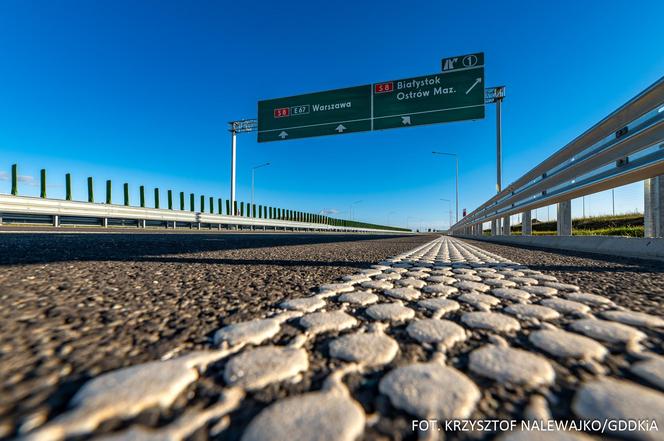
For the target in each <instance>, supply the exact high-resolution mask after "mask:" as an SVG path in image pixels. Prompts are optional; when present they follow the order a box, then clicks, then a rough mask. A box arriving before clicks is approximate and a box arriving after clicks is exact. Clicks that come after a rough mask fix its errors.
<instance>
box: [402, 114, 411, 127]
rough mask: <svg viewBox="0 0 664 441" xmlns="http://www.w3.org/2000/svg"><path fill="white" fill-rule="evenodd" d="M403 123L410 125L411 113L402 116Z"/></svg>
mask: <svg viewBox="0 0 664 441" xmlns="http://www.w3.org/2000/svg"><path fill="white" fill-rule="evenodd" d="M401 124H403V125H404V126H409V125H410V115H408V116H402V117H401Z"/></svg>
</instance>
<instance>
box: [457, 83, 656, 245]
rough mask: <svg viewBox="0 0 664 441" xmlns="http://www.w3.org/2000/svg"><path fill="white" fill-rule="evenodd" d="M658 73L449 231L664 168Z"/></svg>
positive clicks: (561, 199)
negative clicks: (622, 102)
mask: <svg viewBox="0 0 664 441" xmlns="http://www.w3.org/2000/svg"><path fill="white" fill-rule="evenodd" d="M663 142H664V77H662V78H660V79H659V80H658V81H656V82H655V83H654V84H653V85H651V86H650V87H648V88H647V89H646V90H644V91H643V92H641V93H640V94H639V95H637V96H636V97H634V98H633V99H631V100H630V101H629V102H627V103H626V104H624V105H623V106H622V107H620V108H619V109H617V110H616V111H614V112H613V113H611V114H610V115H609V116H607V117H606V118H604V119H603V120H602V121H600V122H599V123H597V124H595V125H594V126H593V127H592V128H590V129H589V130H587V131H586V132H584V133H583V134H582V135H580V136H579V137H577V138H576V139H574V140H573V141H572V142H570V143H569V144H567V145H566V146H565V147H563V148H562V149H560V150H559V151H557V152H556V153H554V154H553V155H551V156H550V157H549V158H547V159H545V160H544V161H543V162H542V163H540V164H539V165H538V166H536V167H535V168H533V169H532V170H530V171H528V172H527V173H525V174H524V175H523V176H522V177H520V178H519V179H517V180H516V181H515V182H513V183H512V184H510V185H508V186H507V187H506V188H505V189H504V190H503V191H501V192H500V193H498V194H496V195H495V196H493V197H492V198H491V199H489V200H488V201H486V202H485V203H483V204H482V205H480V206H479V207H478V208H477V209H475V210H474V211H472V212H471V213H469V214H468V215H467V216H466V217H464V218H463V219H462V220H461V221H459V222H458V223H456V224H454V225H453V226H452V227H451V228H450V230H451V231H452V232H453V233H454V234H457V233H460V232H463V231H464V229H466V228H467V227H471V226H477V225H478V224H481V223H484V222H487V221H492V220H495V219H500V218H504V217H507V216H510V215H512V214H517V213H522V212H525V211H529V210H534V209H536V208H540V207H544V206H547V205H551V204H555V203H559V202H564V201H569V200H571V199H573V198H577V197H580V196H585V195H589V194H592V193H596V192H599V191H602V190H608V189H611V188H615V187H618V186H621V185H626V184H630V183H633V182H637V181H641V180H644V179H648V178H652V177H655V176H659V175H663V174H664V144H662V143H663Z"/></svg>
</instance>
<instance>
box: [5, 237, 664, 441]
mask: <svg viewBox="0 0 664 441" xmlns="http://www.w3.org/2000/svg"><path fill="white" fill-rule="evenodd" d="M388 256H390V257H389V258H388ZM0 265H1V266H0V299H1V300H2V305H3V308H2V313H1V316H0V320H2V323H3V329H2V333H1V334H0V338H1V340H0V378H2V382H3V383H2V391H1V393H2V397H3V403H2V407H1V408H0V414H1V415H3V416H2V418H3V420H2V421H3V422H2V426H1V427H2V430H4V432H3V434H4V435H5V436H14V435H16V434H18V433H20V434H27V435H28V439H31V440H54V439H69V438H71V439H87V438H89V437H91V436H93V437H94V438H97V437H99V438H104V439H114V440H120V439H155V440H158V439H208V438H214V439H242V440H246V441H251V440H263V439H270V440H284V441H286V440H292V439H298V440H300V439H326V440H353V439H358V438H359V439H371V440H373V439H376V440H377V439H417V438H426V439H436V438H437V437H438V436H439V435H440V432H439V431H438V429H439V428H440V429H442V430H445V431H446V432H447V434H446V437H447V439H493V438H494V437H495V436H496V435H499V436H500V437H501V439H502V440H519V439H523V440H525V439H535V438H536V437H537V436H538V434H533V433H528V432H519V431H515V432H512V433H502V434H501V431H499V430H489V431H475V432H467V431H462V430H459V429H455V430H450V429H449V428H445V427H442V426H436V425H433V426H422V425H420V424H417V425H416V426H417V428H419V431H418V429H415V430H414V421H421V420H424V419H431V418H433V419H437V420H438V421H445V420H448V421H449V420H452V419H456V420H457V421H459V419H465V418H470V419H472V420H475V421H477V420H484V421H492V420H496V419H500V420H515V421H522V420H525V421H540V422H541V421H547V420H556V421H568V422H569V421H574V420H577V419H582V420H584V421H606V420H607V419H609V420H612V421H613V420H616V421H618V420H621V421H622V420H628V419H631V420H638V421H640V422H641V424H642V426H640V429H639V430H640V432H638V433H637V432H633V431H632V432H627V433H622V434H620V435H621V436H626V437H627V438H635V439H662V435H663V434H664V427H663V425H664V421H662V418H661V415H664V393H662V390H664V357H662V352H663V349H664V344H663V337H664V333H663V330H664V319H663V318H662V315H664V314H663V312H664V311H663V309H664V308H662V306H661V300H662V282H663V275H662V274H663V269H664V268H663V267H662V265H661V264H656V263H652V262H639V261H628V260H621V259H615V258H603V257H598V256H589V255H582V254H578V253H573V254H572V253H552V252H542V251H541V250H526V249H520V248H514V247H509V246H504V245H494V244H490V243H484V242H477V241H465V240H458V239H450V238H437V237H436V236H431V235H429V236H425V235H422V236H409V237H389V238H380V237H368V236H355V235H353V236H339V235H236V234H220V235H215V234H200V235H192V234H172V235H132V234H129V235H90V234H88V235H77V234H58V235H54V234H50V235H49V234H12V235H0ZM331 282H334V283H331ZM5 323H6V324H8V326H4V324H5ZM126 366H131V367H129V368H123V367H126ZM5 397H8V398H5ZM5 401H6V402H5ZM653 422H654V424H655V426H658V429H659V431H654V430H653ZM519 427H523V426H519ZM427 429H428V430H427ZM617 430H618V429H616V428H615V427H613V426H609V427H608V428H606V430H605V433H603V434H602V435H601V436H602V437H603V438H605V437H607V436H609V435H610V436H615V435H616V433H615V432H616V431H617ZM588 432H590V431H589V430H587V429H586V433H585V434H584V433H580V432H578V433H577V432H574V431H573V430H572V432H570V433H566V434H565V433H561V432H556V433H551V432H548V433H544V434H539V436H545V435H546V436H547V438H546V439H567V440H581V441H582V440H588V439H590V438H588ZM314 435H315V436H314ZM561 437H565V438H561ZM541 439H545V438H541Z"/></svg>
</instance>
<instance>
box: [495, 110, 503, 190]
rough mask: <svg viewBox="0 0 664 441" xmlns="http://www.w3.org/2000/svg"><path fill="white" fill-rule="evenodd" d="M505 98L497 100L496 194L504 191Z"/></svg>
mask: <svg viewBox="0 0 664 441" xmlns="http://www.w3.org/2000/svg"><path fill="white" fill-rule="evenodd" d="M502 103H503V98H502V97H500V98H497V99H496V193H500V192H501V191H502V190H503V184H502V168H503V164H502V161H503V152H502V150H503V130H502V112H501V107H502Z"/></svg>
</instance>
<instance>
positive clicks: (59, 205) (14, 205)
mask: <svg viewBox="0 0 664 441" xmlns="http://www.w3.org/2000/svg"><path fill="white" fill-rule="evenodd" d="M3 215H4V216H5V217H7V218H9V217H12V218H14V219H16V218H18V219H20V218H21V216H24V217H25V218H26V219H29V221H26V223H34V222H35V220H41V221H42V222H41V223H43V224H49V225H53V226H61V225H97V226H104V227H108V226H112V225H121V226H128V225H129V226H131V225H133V226H136V227H143V228H145V227H146V226H162V227H166V228H178V227H185V228H186V227H190V228H198V229H200V228H201V227H207V228H217V229H222V228H231V229H235V228H247V229H254V230H256V229H258V230H263V229H271V230H279V229H281V230H293V231H329V232H355V233H385V234H393V233H399V234H408V233H411V232H409V231H398V230H382V229H374V228H357V227H348V226H336V225H327V224H320V223H310V222H296V221H289V220H279V219H260V218H252V217H243V216H227V215H219V214H208V213H203V212H197V211H180V210H168V209H159V208H139V207H130V206H124V205H114V204H100V203H91V202H79V201H67V200H59V199H43V198H38V197H29V196H12V195H2V194H0V224H2V219H3V217H2V216H3Z"/></svg>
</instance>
